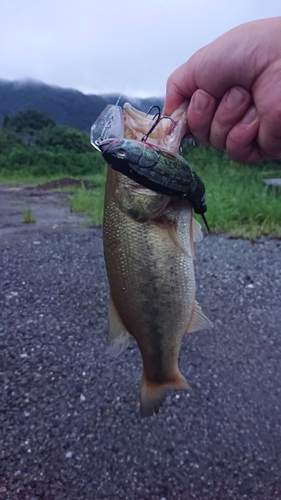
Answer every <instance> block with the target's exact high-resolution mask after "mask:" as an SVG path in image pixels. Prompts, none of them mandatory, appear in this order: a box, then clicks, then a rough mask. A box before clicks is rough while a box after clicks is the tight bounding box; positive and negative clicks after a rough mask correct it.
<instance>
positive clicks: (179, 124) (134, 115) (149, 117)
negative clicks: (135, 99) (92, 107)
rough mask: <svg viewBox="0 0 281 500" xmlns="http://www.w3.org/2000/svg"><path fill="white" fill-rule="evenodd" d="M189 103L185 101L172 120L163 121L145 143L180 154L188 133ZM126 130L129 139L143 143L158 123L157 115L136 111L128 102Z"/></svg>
mask: <svg viewBox="0 0 281 500" xmlns="http://www.w3.org/2000/svg"><path fill="white" fill-rule="evenodd" d="M187 106H188V102H187V101H185V102H184V103H183V104H181V106H179V108H178V109H177V110H176V111H174V113H172V115H171V117H168V118H171V119H172V121H171V120H170V119H167V120H165V119H161V121H158V123H157V125H156V126H155V128H154V129H153V130H152V132H151V133H150V134H149V136H148V137H147V139H146V140H145V142H148V143H150V144H152V145H154V146H157V147H159V148H161V149H165V150H166V151H170V152H172V153H178V151H179V147H180V144H181V141H182V138H183V136H184V135H185V133H186V110H187ZM123 116H124V130H125V137H126V138H127V139H135V140H137V141H142V140H143V138H144V137H145V136H146V135H147V133H148V131H149V130H150V129H151V127H152V125H153V123H155V121H157V118H156V116H157V114H156V115H155V114H146V113H144V112H143V111H140V110H138V109H135V108H134V107H133V106H132V105H131V104H129V103H128V102H126V103H125V104H124V106H123Z"/></svg>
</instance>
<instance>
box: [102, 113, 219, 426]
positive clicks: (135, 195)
mask: <svg viewBox="0 0 281 500" xmlns="http://www.w3.org/2000/svg"><path fill="white" fill-rule="evenodd" d="M123 115H124V136H125V137H124V138H125V139H126V140H127V139H129V140H134V141H139V142H141V139H142V137H143V135H144V134H145V133H146V132H147V130H148V128H149V126H150V125H151V122H152V121H153V117H152V116H151V115H145V113H143V112H141V111H139V110H136V109H135V108H133V107H132V106H131V105H130V104H129V103H126V104H125V105H124V106H123ZM171 118H172V119H173V123H174V127H173V130H172V131H171V126H170V124H169V123H168V121H167V123H164V120H162V121H161V122H160V123H159V125H157V127H155V129H154V130H153V132H152V134H151V135H150V136H149V143H150V145H151V146H153V147H160V148H161V150H165V151H167V153H178V151H179V146H180V143H181V139H182V136H183V135H184V130H185V120H186V107H185V106H184V105H182V106H181V107H180V108H179V109H178V110H176V112H174V113H173V115H172V116H171ZM163 175H164V170H163ZM202 237H203V235H202V230H201V226H200V224H199V223H198V222H197V221H196V220H195V219H194V218H193V215H192V205H191V204H190V203H189V202H188V201H187V200H186V199H184V198H183V197H180V196H173V195H169V194H166V193H161V192H157V191H155V190H152V189H149V188H148V187H146V186H143V185H142V184H140V183H139V182H136V180H134V179H131V178H130V177H128V176H126V175H123V174H122V173H121V172H119V171H117V170H114V169H113V168H111V167H110V163H109V167H108V172H107V180H106V189H105V203H104V220H103V243H104V257H105V263H106V270H107V276H108V281H109V288H110V299H109V308H108V326H109V332H108V351H109V354H110V355H112V356H115V357H117V356H119V355H120V354H121V353H122V352H123V350H124V349H126V347H127V346H128V345H129V343H130V342H131V340H135V341H136V342H137V345H138V348H139V350H140V353H141V357H142V363H143V374H142V378H141V389H140V413H141V417H149V416H152V415H153V414H155V413H158V411H159V409H160V407H161V405H162V404H163V402H164V400H165V397H166V394H167V392H168V391H169V390H170V389H183V390H187V389H188V388H189V385H188V382H187V380H186V378H185V377H184V376H183V375H182V373H181V372H180V370H179V367H178V358H179V353H180V348H181V344H182V339H183V338H184V337H185V336H186V335H187V334H188V333H190V332H194V331H197V330H201V329H205V328H206V329H209V328H211V327H212V326H213V325H212V323H211V321H210V320H209V319H208V318H207V317H206V316H205V315H204V314H203V312H202V310H201V307H200V306H199V304H198V302H197V301H196V299H195V294H196V283H195V275H194V267H193V259H194V257H195V254H194V242H196V241H200V240H201V239H202Z"/></svg>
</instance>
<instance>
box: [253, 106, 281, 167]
mask: <svg viewBox="0 0 281 500" xmlns="http://www.w3.org/2000/svg"><path fill="white" fill-rule="evenodd" d="M271 104H272V107H271V109H268V110H267V113H265V114H264V115H263V117H262V120H261V125H260V130H259V135H258V144H259V146H260V148H261V149H262V150H263V151H264V152H265V154H266V155H267V156H268V157H270V158H280V157H281V128H280V122H281V105H280V101H278V100H277V101H276V102H274V103H271ZM278 107H279V109H278ZM268 108H269V106H268Z"/></svg>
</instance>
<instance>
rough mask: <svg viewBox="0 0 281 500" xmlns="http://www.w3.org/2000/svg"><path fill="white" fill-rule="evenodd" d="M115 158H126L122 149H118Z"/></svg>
mask: <svg viewBox="0 0 281 500" xmlns="http://www.w3.org/2000/svg"><path fill="white" fill-rule="evenodd" d="M117 156H119V158H124V157H125V156H126V153H125V151H124V149H118V151H117Z"/></svg>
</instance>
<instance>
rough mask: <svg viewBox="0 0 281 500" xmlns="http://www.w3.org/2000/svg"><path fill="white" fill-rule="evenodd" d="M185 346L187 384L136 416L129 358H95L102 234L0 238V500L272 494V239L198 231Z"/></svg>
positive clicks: (102, 332) (275, 360)
mask: <svg viewBox="0 0 281 500" xmlns="http://www.w3.org/2000/svg"><path fill="white" fill-rule="evenodd" d="M196 254H197V259H196V261H195V271H196V278H197V284H198V293H197V299H198V301H199V302H200V304H201V306H202V308H203V310H204V312H205V314H206V315H207V316H208V317H209V318H210V319H211V320H212V321H213V323H214V329H213V330H212V331H201V332H197V333H192V334H190V335H189V336H188V337H187V338H186V339H185V340H184V342H183V346H182V350H181V355H180V368H181V371H182V372H183V374H184V375H185V376H186V378H187V380H188V381H189V383H190V385H191V387H192V389H191V391H190V392H188V393H183V392H173V393H171V394H170V395H169V396H168V398H167V400H166V403H165V404H164V406H163V407H162V408H161V410H160V412H159V414H158V415H157V416H154V417H152V418H149V419H141V418H140V415H139V383H140V377H141V371H142V367H141V358H140V355H139V352H138V350H137V348H136V346H135V345H132V346H131V347H130V348H129V349H128V350H127V351H126V352H125V353H124V354H123V355H122V356H121V357H120V358H118V359H117V360H113V359H111V358H110V357H109V356H108V355H107V352H106V330H107V300H108V285H107V279H106V274H105V268H104V262H103V255H102V231H101V228H95V227H88V228H87V227H83V226H79V225H78V224H76V225H75V224H66V225H63V226H57V227H54V228H49V227H47V226H45V227H43V228H42V229H39V230H33V231H27V232H21V233H19V234H14V235H13V236H11V235H9V234H8V233H7V234H5V235H3V234H2V235H1V239H0V277H1V282H0V315H1V323H0V346H1V352H0V384H1V395H0V500H2V499H3V500H4V499H5V500H17V499H18V500H22V499H28V500H29V499H30V500H34V499H44V500H61V499H66V500H88V499H97V500H99V499H114V500H115V499H116V500H119V499H120V500H121V499H122V500H126V499H130V500H138V499H141V500H142V499H147V500H164V499H165V500H171V499H177V500H189V499H196V500H205V499H210V500H215V499H219V500H228V499H231V500H232V499H237V500H238V499H239V500H240V499H241V500H242V499H250V500H259V499H260V500H269V499H274V500H278V499H281V327H280V315H281V306H280V297H281V242H280V241H277V240H269V239H264V240H261V241H259V242H258V243H254V244H253V243H251V242H249V241H242V240H234V239H227V238H224V237H219V236H209V237H207V238H205V239H204V241H203V242H201V243H199V244H197V245H196Z"/></svg>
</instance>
